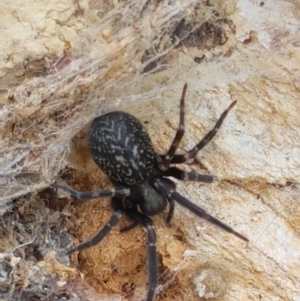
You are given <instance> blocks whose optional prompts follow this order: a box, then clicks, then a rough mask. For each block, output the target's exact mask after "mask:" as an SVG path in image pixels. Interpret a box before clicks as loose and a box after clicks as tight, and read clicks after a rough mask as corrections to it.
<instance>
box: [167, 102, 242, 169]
mask: <svg viewBox="0 0 300 301" xmlns="http://www.w3.org/2000/svg"><path fill="white" fill-rule="evenodd" d="M235 104H236V101H234V102H232V103H231V105H230V106H229V107H228V108H227V109H226V110H225V111H224V112H223V114H222V115H221V116H220V118H219V119H218V121H217V122H216V124H215V126H214V128H213V129H212V130H210V131H209V132H208V133H207V134H206V135H205V136H204V138H203V139H202V140H201V141H200V142H199V143H198V144H197V145H195V146H194V147H193V148H192V149H191V150H189V151H188V152H186V153H185V154H184V155H175V156H173V158H172V159H171V163H172V164H176V163H177V164H178V163H183V162H186V161H188V160H189V159H192V158H194V157H195V156H196V155H197V153H198V152H199V151H200V150H201V149H202V148H203V147H204V146H205V145H207V144H208V143H209V142H210V141H211V140H212V139H213V138H214V137H215V136H216V134H217V132H218V130H219V128H220V127H221V125H222V123H223V121H224V119H225V117H226V116H227V114H228V112H229V111H230V110H231V109H232V108H233V107H234V106H235Z"/></svg>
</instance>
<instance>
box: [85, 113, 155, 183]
mask: <svg viewBox="0 0 300 301" xmlns="http://www.w3.org/2000/svg"><path fill="white" fill-rule="evenodd" d="M88 144H89V150H90V152H91V155H92V157H93V159H94V161H95V162H96V163H97V165H99V167H100V168H101V169H102V170H103V171H104V172H105V173H106V174H107V175H108V177H109V178H110V179H111V180H112V181H113V182H116V183H119V184H123V185H134V184H138V183H141V182H143V181H144V180H145V179H146V178H147V177H148V176H149V175H150V173H151V172H152V170H153V167H154V163H155V152H154V150H153V147H152V144H151V140H150V138H149V136H148V133H147V132H146V130H145V129H144V127H143V125H142V124H141V123H140V121H138V120H137V119H136V118H135V117H133V116H131V115H130V114H128V113H125V112H119V111H115V112H111V113H107V114H105V115H102V116H99V117H97V118H96V119H95V120H94V121H93V123H92V125H91V128H90V131H89V135H88Z"/></svg>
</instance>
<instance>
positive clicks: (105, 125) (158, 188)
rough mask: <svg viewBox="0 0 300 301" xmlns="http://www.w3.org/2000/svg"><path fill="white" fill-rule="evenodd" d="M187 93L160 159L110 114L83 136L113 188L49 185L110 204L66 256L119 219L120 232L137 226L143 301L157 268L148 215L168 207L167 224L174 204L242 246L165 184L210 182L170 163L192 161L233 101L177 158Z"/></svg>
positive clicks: (139, 133) (140, 133)
mask: <svg viewBox="0 0 300 301" xmlns="http://www.w3.org/2000/svg"><path fill="white" fill-rule="evenodd" d="M186 90H187V84H185V85H184V87H183V91H182V95H181V101H180V121H179V128H178V130H177V133H176V135H175V138H174V140H173V142H172V144H171V146H170V148H169V150H168V151H167V153H166V154H164V155H159V154H157V153H156V152H155V151H154V149H153V146H152V143H151V140H150V138H149V135H148V133H147V132H146V130H145V128H144V126H143V125H142V124H141V122H140V121H139V120H138V119H136V118H135V117H133V116H132V115H130V114H128V113H125V112H121V111H115V112H110V113H107V114H105V115H102V116H100V117H97V118H96V119H94V121H93V123H92V125H91V128H90V130H89V133H88V147H89V150H90V153H91V155H92V157H93V159H94V161H95V162H96V164H97V165H98V166H99V167H100V168H101V169H102V170H103V171H104V172H105V173H106V174H107V176H108V178H109V179H110V180H111V182H112V184H113V185H114V186H115V188H114V189H109V190H100V191H95V192H91V191H86V192H79V191H76V190H74V189H73V188H71V187H69V186H67V185H65V186H64V185H58V184H54V185H53V186H54V187H56V188H60V189H63V190H65V191H67V192H69V193H70V194H71V195H72V196H74V197H76V198H78V199H80V200H88V199H92V198H104V197H111V205H112V207H113V209H114V211H115V212H114V214H113V215H112V216H111V218H110V220H109V221H108V222H107V223H106V224H105V226H104V227H103V228H102V229H101V230H100V231H99V232H98V233H97V234H96V235H95V236H94V237H92V238H91V239H90V240H88V241H86V242H83V243H81V244H79V245H78V246H76V247H74V248H72V249H70V250H69V251H68V252H67V254H72V253H74V252H76V251H82V250H85V249H87V248H90V247H92V246H95V245H96V244H98V243H99V242H100V241H101V240H102V239H103V238H104V237H105V236H106V235H107V234H108V233H109V232H110V230H111V229H112V227H114V226H115V225H116V224H117V223H118V222H119V220H120V219H121V217H122V216H123V215H126V216H127V217H129V219H131V220H132V223H131V224H130V225H129V226H127V227H125V228H123V229H121V230H120V231H121V232H125V231H129V230H132V229H133V228H134V227H136V226H137V225H142V226H144V227H145V228H146V230H147V237H148V242H147V249H148V286H149V288H148V293H147V299H146V300H147V301H152V300H154V298H155V291H156V287H157V266H158V262H157V254H156V234H155V229H154V225H153V222H152V219H151V218H150V217H149V216H153V215H155V214H158V213H160V212H162V211H163V210H164V209H165V208H166V206H167V204H169V210H168V214H167V217H166V223H167V224H169V223H170V221H171V219H172V217H173V213H174V207H175V202H177V203H179V204H180V205H181V206H183V207H185V208H187V209H189V210H190V211H192V212H193V213H194V214H196V215H197V216H198V217H201V218H204V219H206V220H207V221H209V222H211V223H212V224H214V225H216V226H218V227H220V228H222V229H223V230H225V231H227V232H229V233H232V234H234V235H235V236H237V237H238V238H240V239H242V240H244V241H248V239H247V238H246V237H245V236H243V235H241V234H240V233H238V232H236V231H235V230H233V229H232V228H231V227H229V226H227V225H226V224H224V223H223V222H221V221H220V220H218V219H216V218H215V217H213V216H211V215H209V214H208V213H207V212H206V211H204V210H203V209H201V208H200V207H198V206H196V205H195V204H193V203H192V202H190V201H189V200H188V199H186V198H185V197H183V196H182V195H180V194H179V193H178V192H176V190H175V183H174V182H173V181H172V180H171V179H169V177H173V178H175V179H179V180H182V181H200V182H204V183H211V182H213V177H212V176H211V175H203V174H198V173H196V172H194V171H191V172H185V171H183V170H181V169H180V168H178V167H177V166H174V164H177V165H178V164H181V163H185V162H186V161H188V160H190V159H192V158H194V157H195V156H196V155H197V153H198V151H199V150H201V149H202V148H203V147H204V146H205V145H206V144H207V143H209V142H210V141H211V140H212V139H213V137H214V136H215V135H216V133H217V131H218V130H219V128H220V126H221V124H222V122H223V121H224V119H225V117H226V116H227V114H228V112H229V111H230V110H231V109H232V108H233V107H234V105H235V104H236V101H234V102H232V103H231V105H230V106H229V107H228V108H227V109H226V110H225V111H224V112H223V114H222V115H221V116H220V118H219V119H218V121H217V123H216V124H215V126H214V128H213V129H212V130H210V131H209V132H208V133H207V134H206V135H205V137H204V138H203V139H202V140H201V141H200V142H199V143H198V144H197V145H195V146H194V147H193V148H192V149H191V150H189V151H187V152H186V153H185V154H176V150H177V148H178V145H179V143H180V141H181V139H182V137H183V134H184V115H185V113H184V102H185V95H186ZM174 201H175V202H174Z"/></svg>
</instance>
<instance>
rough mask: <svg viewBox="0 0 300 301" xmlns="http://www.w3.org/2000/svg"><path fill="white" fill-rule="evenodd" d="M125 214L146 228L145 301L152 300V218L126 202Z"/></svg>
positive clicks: (154, 272) (154, 277)
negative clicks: (146, 266)
mask: <svg viewBox="0 0 300 301" xmlns="http://www.w3.org/2000/svg"><path fill="white" fill-rule="evenodd" d="M125 214H126V215H127V216H128V217H130V218H131V219H132V220H133V221H135V222H136V223H138V224H142V225H143V226H144V227H145V228H146V229H147V236H148V285H149V289H148V293H147V299H146V300H147V301H153V300H154V297H155V290H156V287H157V254H156V233H155V229H154V224H153V222H152V219H151V218H150V217H148V216H147V215H145V214H143V213H141V212H138V211H137V209H136V208H134V207H131V203H127V206H126V208H125Z"/></svg>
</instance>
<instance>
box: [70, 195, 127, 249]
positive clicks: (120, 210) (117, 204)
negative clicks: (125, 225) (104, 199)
mask: <svg viewBox="0 0 300 301" xmlns="http://www.w3.org/2000/svg"><path fill="white" fill-rule="evenodd" d="M112 206H113V208H114V210H115V213H114V214H113V215H112V217H111V218H110V220H109V221H108V222H107V223H106V224H105V225H104V227H103V228H102V229H101V230H100V231H99V232H98V233H97V234H96V235H95V236H94V237H92V238H91V239H90V240H88V241H85V242H83V243H81V244H79V245H78V246H76V247H75V248H73V249H70V250H69V251H68V252H67V254H68V255H70V254H72V253H74V252H76V251H82V250H85V249H88V248H90V247H93V246H95V245H97V244H98V243H99V242H100V241H101V240H102V239H103V238H104V237H105V236H106V235H107V234H108V233H109V232H110V230H111V229H112V228H113V227H114V226H115V225H116V224H117V223H118V222H119V220H120V219H121V217H122V216H123V214H124V206H123V203H122V199H118V198H112Z"/></svg>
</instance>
